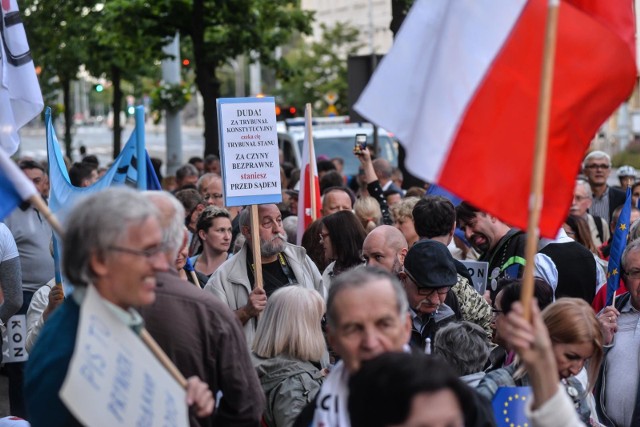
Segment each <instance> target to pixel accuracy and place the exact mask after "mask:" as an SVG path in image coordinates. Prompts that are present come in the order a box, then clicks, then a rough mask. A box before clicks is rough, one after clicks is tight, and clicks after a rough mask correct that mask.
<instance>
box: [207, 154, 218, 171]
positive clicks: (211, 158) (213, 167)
mask: <svg viewBox="0 0 640 427" xmlns="http://www.w3.org/2000/svg"><path fill="white" fill-rule="evenodd" d="M204 172H205V173H215V174H216V175H221V173H220V172H221V169H220V158H219V157H218V156H216V155H215V154H208V155H207V156H206V157H205V158H204Z"/></svg>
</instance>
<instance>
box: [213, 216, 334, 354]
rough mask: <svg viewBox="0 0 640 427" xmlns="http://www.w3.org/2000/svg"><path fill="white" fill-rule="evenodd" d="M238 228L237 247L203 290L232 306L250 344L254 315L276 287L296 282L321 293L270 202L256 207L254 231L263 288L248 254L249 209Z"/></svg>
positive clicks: (319, 278)
mask: <svg viewBox="0 0 640 427" xmlns="http://www.w3.org/2000/svg"><path fill="white" fill-rule="evenodd" d="M239 222H240V231H241V232H242V234H243V235H244V237H245V239H246V241H245V243H244V246H243V247H242V249H240V251H239V252H238V253H237V254H235V255H234V256H233V257H232V258H230V259H228V260H227V261H225V263H224V264H222V265H221V266H220V267H219V268H218V269H217V270H216V272H215V273H213V275H212V276H211V278H210V279H209V282H207V285H206V286H205V288H204V289H205V290H206V291H209V292H211V293H213V294H214V295H215V296H217V297H218V298H220V299H221V300H222V301H223V302H224V303H226V304H227V305H228V306H229V308H231V310H234V311H235V313H236V316H237V317H238V319H240V322H241V323H242V324H243V325H244V333H245V338H246V339H247V344H248V345H249V348H251V344H252V343H253V337H254V335H255V332H256V326H257V319H258V316H259V315H260V313H262V311H263V310H264V308H265V307H266V305H267V298H268V296H269V295H271V293H272V292H274V291H275V290H276V289H278V288H281V287H283V286H289V285H296V286H304V287H307V288H310V289H315V290H316V291H318V292H319V293H320V295H323V296H324V294H325V292H324V286H322V276H321V275H320V272H319V271H318V268H317V267H316V266H315V264H314V263H313V261H311V258H309V257H308V256H307V252H306V250H305V249H304V248H302V247H300V246H296V245H292V244H290V243H287V235H286V233H285V231H284V228H283V227H282V214H281V213H280V211H279V210H278V207H277V206H276V205H274V204H267V205H260V206H259V207H258V224H259V225H258V233H259V235H260V253H261V257H262V278H263V286H264V288H257V287H256V286H255V279H254V278H255V265H254V262H253V256H252V253H253V251H252V244H253V243H252V240H251V221H250V210H249V209H244V210H243V211H242V212H240V215H239Z"/></svg>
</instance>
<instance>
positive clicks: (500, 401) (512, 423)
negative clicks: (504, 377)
mask: <svg viewBox="0 0 640 427" xmlns="http://www.w3.org/2000/svg"><path fill="white" fill-rule="evenodd" d="M530 400H531V387H500V388H499V389H498V391H497V392H496V394H495V396H493V401H492V402H491V405H492V406H493V417H494V418H495V420H496V425H497V426H498V427H525V426H528V425H531V423H529V420H528V419H527V417H526V415H525V408H526V407H527V404H528V403H529V401H530Z"/></svg>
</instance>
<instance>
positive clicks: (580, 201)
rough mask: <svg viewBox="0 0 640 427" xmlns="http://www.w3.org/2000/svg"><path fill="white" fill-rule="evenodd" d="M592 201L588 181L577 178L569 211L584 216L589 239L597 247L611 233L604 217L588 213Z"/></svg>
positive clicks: (604, 241) (607, 239)
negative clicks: (587, 225) (589, 235)
mask: <svg viewBox="0 0 640 427" xmlns="http://www.w3.org/2000/svg"><path fill="white" fill-rule="evenodd" d="M592 203H593V196H592V194H591V187H590V186H589V183H588V182H587V181H585V180H583V179H577V180H576V187H575V189H574V190H573V201H572V202H571V208H569V213H570V214H571V215H576V216H579V217H581V218H584V220H585V221H587V224H589V231H590V232H591V239H592V240H593V243H594V244H595V245H596V247H598V248H599V247H600V246H602V245H603V244H604V243H606V242H607V241H609V237H611V234H610V233H609V224H607V222H605V221H604V219H602V218H600V217H599V216H593V215H591V214H590V213H589V209H590V208H591V204H592Z"/></svg>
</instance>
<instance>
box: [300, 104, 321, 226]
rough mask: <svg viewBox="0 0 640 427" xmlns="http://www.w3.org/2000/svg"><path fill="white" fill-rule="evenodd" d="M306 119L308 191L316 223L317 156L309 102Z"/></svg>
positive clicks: (306, 106) (313, 218)
mask: <svg viewBox="0 0 640 427" xmlns="http://www.w3.org/2000/svg"><path fill="white" fill-rule="evenodd" d="M304 113H305V114H304V119H305V121H306V125H307V133H308V134H307V140H308V142H309V150H308V151H309V167H308V168H307V169H308V170H309V176H308V179H307V184H306V185H307V189H308V190H309V196H310V199H309V200H311V221H315V220H316V219H318V218H317V217H316V185H315V182H314V181H315V179H316V178H315V175H313V171H312V170H311V165H313V164H314V161H315V159H314V158H313V156H314V154H315V150H312V149H311V146H312V145H313V123H312V120H311V115H312V112H311V103H309V102H307V104H306V105H305V112H304ZM303 173H305V174H306V171H303Z"/></svg>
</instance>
